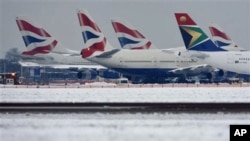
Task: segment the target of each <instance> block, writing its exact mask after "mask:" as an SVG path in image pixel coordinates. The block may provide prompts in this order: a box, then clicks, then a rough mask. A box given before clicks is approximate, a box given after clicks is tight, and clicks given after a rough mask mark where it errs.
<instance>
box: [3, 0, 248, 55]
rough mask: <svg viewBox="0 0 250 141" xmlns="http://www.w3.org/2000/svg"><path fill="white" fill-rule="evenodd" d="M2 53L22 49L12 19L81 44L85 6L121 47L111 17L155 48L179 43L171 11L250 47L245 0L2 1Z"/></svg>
mask: <svg viewBox="0 0 250 141" xmlns="http://www.w3.org/2000/svg"><path fill="white" fill-rule="evenodd" d="M0 9H1V10H0V19H1V22H0V31H1V34H0V49H1V50H0V51H1V52H0V58H2V57H3V56H4V54H5V52H6V51H7V50H8V49H10V48H19V49H20V50H25V45H24V43H23V41H22V38H21V34H20V32H19V30H18V28H17V25H16V22H15V18H16V16H19V15H24V16H28V17H30V18H31V19H32V20H33V21H35V22H36V23H38V24H39V25H41V26H42V27H44V28H45V29H46V30H47V31H48V32H49V33H50V34H51V35H52V36H54V37H55V38H56V39H58V40H59V41H60V42H61V43H62V44H63V45H64V46H65V47H67V48H71V49H75V50H79V51H80V50H81V48H82V47H84V44H83V40H82V37H81V31H80V26H79V23H78V19H77V15H76V13H77V9H87V10H88V11H89V13H90V14H91V16H92V17H93V19H94V20H95V21H96V22H97V24H98V25H99V27H100V28H101V30H102V32H104V34H105V35H106V36H107V38H108V40H109V41H110V43H111V44H112V45H113V46H116V47H120V45H119V43H118V40H117V38H116V35H115V33H114V30H113V28H112V25H111V22H110V19H111V18H114V17H123V18H125V19H127V20H128V21H129V22H130V23H131V24H132V25H134V26H135V27H136V28H138V29H139V30H140V31H141V32H142V33H143V34H144V35H145V36H146V37H147V38H149V39H150V40H151V41H152V42H153V43H154V44H155V45H156V46H157V47H158V48H172V47H177V46H183V45H184V44H183V41H182V38H181V35H180V31H179V29H178V26H177V23H176V20H175V17H174V13H175V12H188V13H189V14H190V15H191V16H192V18H193V19H194V20H195V21H196V22H197V24H199V25H200V26H201V27H202V29H204V30H205V32H206V33H208V35H209V36H210V33H209V30H208V28H207V27H208V25H209V24H211V23H217V24H218V25H220V26H221V27H222V28H223V29H224V31H226V32H227V33H228V34H229V36H230V37H231V38H232V39H233V40H234V41H235V42H236V43H237V44H238V45H239V46H241V47H243V48H246V49H250V36H249V35H250V28H249V26H250V1H249V0H133V1H132V0H0Z"/></svg>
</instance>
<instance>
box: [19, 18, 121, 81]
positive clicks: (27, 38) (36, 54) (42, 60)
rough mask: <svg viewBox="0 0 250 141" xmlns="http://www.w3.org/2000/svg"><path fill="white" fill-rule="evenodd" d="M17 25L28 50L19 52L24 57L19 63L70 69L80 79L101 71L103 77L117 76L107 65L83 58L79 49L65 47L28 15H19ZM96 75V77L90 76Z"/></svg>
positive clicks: (88, 77)
mask: <svg viewBox="0 0 250 141" xmlns="http://www.w3.org/2000/svg"><path fill="white" fill-rule="evenodd" d="M16 23H17V26H18V28H19V30H20V32H21V35H22V38H23V41H24V43H25V46H26V48H27V51H23V52H21V53H19V55H20V57H21V58H23V60H22V61H20V62H19V63H20V64H22V65H24V66H25V64H31V63H30V61H31V60H32V59H34V60H33V62H35V63H39V65H40V66H43V67H51V68H56V69H68V70H71V71H76V72H78V73H77V77H78V78H79V79H83V78H84V79H90V78H91V79H95V78H96V77H97V74H98V73H99V72H97V71H100V72H102V73H99V74H102V77H104V78H107V77H108V78H113V77H115V78H116V77H117V76H118V75H117V73H116V72H114V71H111V70H108V69H107V68H106V67H103V66H100V65H97V64H95V63H92V62H89V61H87V60H83V59H82V57H81V55H80V54H79V51H75V50H71V49H68V48H64V47H63V46H62V45H61V44H60V42H59V41H58V40H56V39H55V38H54V37H52V36H51V35H50V34H49V33H48V32H47V31H46V30H45V29H43V28H42V27H41V26H39V25H38V24H36V23H34V22H33V21H31V20H30V19H28V18H27V17H21V16H19V17H17V18H16ZM112 74H113V75H112ZM90 76H95V77H90Z"/></svg>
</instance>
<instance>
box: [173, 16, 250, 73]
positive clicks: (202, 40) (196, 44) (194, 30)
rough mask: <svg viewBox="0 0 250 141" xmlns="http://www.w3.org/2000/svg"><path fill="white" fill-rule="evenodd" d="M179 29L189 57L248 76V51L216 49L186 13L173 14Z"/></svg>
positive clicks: (249, 56) (249, 67)
mask: <svg viewBox="0 0 250 141" xmlns="http://www.w3.org/2000/svg"><path fill="white" fill-rule="evenodd" d="M175 17H176V20H177V23H178V25H179V29H180V32H181V35H182V38H183V41H184V44H185V46H186V49H187V50H188V52H189V54H190V57H196V58H199V59H200V60H202V61H203V62H205V63H207V64H209V65H211V66H213V67H216V68H220V69H223V70H227V71H232V72H236V73H239V74H248V75H249V74H250V52H249V51H226V50H225V49H223V48H218V47H217V46H216V45H215V44H214V43H213V42H212V40H211V39H210V38H209V37H208V36H207V35H206V34H205V32H204V31H203V30H202V29H201V28H200V27H199V26H198V25H197V24H196V23H195V22H194V21H193V19H191V17H190V16H189V15H188V14H187V13H175Z"/></svg>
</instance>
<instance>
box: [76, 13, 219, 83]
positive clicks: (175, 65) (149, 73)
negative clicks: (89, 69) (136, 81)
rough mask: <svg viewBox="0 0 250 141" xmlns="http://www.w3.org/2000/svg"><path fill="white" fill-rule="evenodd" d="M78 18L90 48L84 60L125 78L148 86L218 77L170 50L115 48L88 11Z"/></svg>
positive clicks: (206, 66)
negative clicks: (197, 76) (133, 79)
mask: <svg viewBox="0 0 250 141" xmlns="http://www.w3.org/2000/svg"><path fill="white" fill-rule="evenodd" d="M78 18H79V23H80V27H81V31H82V36H83V40H84V44H85V46H86V47H85V48H83V49H82V51H81V55H82V57H83V58H85V59H87V60H90V61H93V62H95V63H97V64H100V65H103V66H105V67H107V68H110V69H113V70H115V71H117V72H121V73H122V74H124V75H128V76H131V77H140V78H143V80H142V82H144V83H147V82H151V83H163V82H164V81H165V79H167V78H169V77H181V78H183V80H185V79H186V77H187V76H196V75H204V76H205V77H210V79H211V78H212V77H213V74H212V73H215V72H214V68H212V67H211V66H209V65H206V64H203V63H201V62H199V61H197V60H195V59H191V58H183V57H180V56H178V55H176V54H172V53H169V50H161V49H140V50H139V49H136V50H127V49H117V48H114V47H112V46H111V45H110V43H109V42H108V40H107V38H106V37H105V36H104V34H103V33H102V32H101V30H100V28H99V27H98V26H97V24H96V23H95V22H94V20H93V19H92V17H90V15H89V13H88V12H87V11H85V10H80V11H79V12H78ZM140 37H143V36H141V35H140ZM145 43H146V44H147V43H148V42H145ZM142 46H143V45H142Z"/></svg>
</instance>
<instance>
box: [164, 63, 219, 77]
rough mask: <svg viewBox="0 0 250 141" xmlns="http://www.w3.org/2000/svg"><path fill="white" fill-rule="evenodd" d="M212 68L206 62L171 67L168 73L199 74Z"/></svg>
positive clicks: (212, 69)
mask: <svg viewBox="0 0 250 141" xmlns="http://www.w3.org/2000/svg"><path fill="white" fill-rule="evenodd" d="M214 70H215V69H214V68H213V67H212V66H210V65H207V64H202V65H195V66H190V67H184V68H177V69H173V70H171V71H169V73H174V74H187V75H196V74H201V73H204V72H211V71H214Z"/></svg>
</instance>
